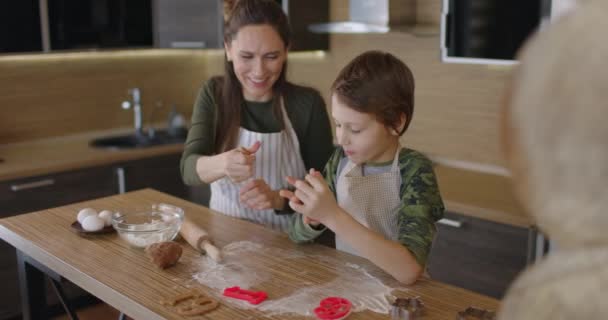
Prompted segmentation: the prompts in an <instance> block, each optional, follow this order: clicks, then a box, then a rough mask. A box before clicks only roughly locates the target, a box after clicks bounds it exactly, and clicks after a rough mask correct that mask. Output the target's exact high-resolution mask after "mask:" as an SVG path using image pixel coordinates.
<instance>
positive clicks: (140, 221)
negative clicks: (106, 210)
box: [112, 203, 184, 248]
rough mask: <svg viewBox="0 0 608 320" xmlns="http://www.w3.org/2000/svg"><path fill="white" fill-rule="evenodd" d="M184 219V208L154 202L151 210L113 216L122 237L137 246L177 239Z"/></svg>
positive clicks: (115, 225) (113, 223) (114, 224)
mask: <svg viewBox="0 0 608 320" xmlns="http://www.w3.org/2000/svg"><path fill="white" fill-rule="evenodd" d="M183 221H184V210H183V209H182V208H180V207H176V206H172V205H170V204H166V203H158V204H153V205H152V208H151V209H150V210H144V211H141V212H136V213H121V212H117V213H115V214H114V216H112V226H113V227H114V229H116V231H117V232H118V234H119V235H120V237H121V238H122V239H123V240H125V241H126V242H128V243H129V244H130V245H132V246H134V247H137V248H145V247H147V246H148V245H151V244H153V243H156V242H163V241H171V240H173V239H175V237H176V236H177V233H178V232H179V229H180V227H181V226H182V222H183Z"/></svg>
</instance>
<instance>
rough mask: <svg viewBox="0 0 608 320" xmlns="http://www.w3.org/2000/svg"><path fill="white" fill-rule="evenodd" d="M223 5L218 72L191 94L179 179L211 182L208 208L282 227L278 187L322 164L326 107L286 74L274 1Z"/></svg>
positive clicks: (327, 145) (283, 21) (286, 36)
mask: <svg viewBox="0 0 608 320" xmlns="http://www.w3.org/2000/svg"><path fill="white" fill-rule="evenodd" d="M225 7H226V8H227V9H228V10H227V11H229V12H228V14H226V21H225V26H224V47H225V50H226V60H225V62H224V65H225V75H224V76H223V77H214V78H212V79H210V80H209V81H207V82H206V83H205V84H204V85H203V88H202V89H201V91H200V93H199V95H198V98H197V100H196V103H195V106H194V110H193V114H192V123H191V126H192V127H191V129H190V131H189V133H188V139H187V141H186V144H185V149H184V153H183V155H182V160H181V172H182V178H183V180H184V182H185V183H186V184H188V185H199V184H202V183H210V184H211V202H210V207H211V208H212V209H214V210H217V211H219V212H222V213H224V214H227V215H230V216H234V217H239V218H243V219H246V220H249V221H253V222H257V223H260V224H263V225H267V226H270V227H272V228H273V229H277V230H283V231H287V230H288V226H289V217H288V216H286V215H281V214H280V213H285V212H286V211H287V210H288V209H287V208H288V206H287V204H286V201H285V200H284V199H283V198H281V197H280V196H279V190H280V189H282V188H286V187H287V186H288V185H287V183H286V181H285V177H286V176H295V177H304V175H305V174H306V171H307V170H308V169H310V168H321V167H322V166H324V165H325V162H326V161H327V159H328V158H329V156H330V154H331V152H332V150H333V145H332V135H331V126H330V124H329V118H328V116H327V110H326V108H325V103H324V102H323V98H322V97H321V95H320V94H319V93H318V92H317V91H316V90H314V89H311V88H305V87H301V86H297V85H294V84H291V83H289V82H287V80H286V77H285V74H286V63H287V52H288V49H289V44H290V30H289V24H288V21H287V17H286V15H285V13H284V12H283V11H282V9H281V7H280V6H279V5H278V4H277V3H275V2H274V1H269V0H240V1H236V3H232V4H231V3H225ZM287 212H288V211H287Z"/></svg>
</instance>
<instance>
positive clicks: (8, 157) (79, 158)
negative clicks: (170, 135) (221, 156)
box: [0, 128, 183, 182]
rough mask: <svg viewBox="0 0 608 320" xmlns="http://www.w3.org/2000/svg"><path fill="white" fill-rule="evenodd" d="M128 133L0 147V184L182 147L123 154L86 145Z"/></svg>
mask: <svg viewBox="0 0 608 320" xmlns="http://www.w3.org/2000/svg"><path fill="white" fill-rule="evenodd" d="M132 132H133V128H117V129H111V130H103V131H90V132H85V133H81V134H75V135H69V136H62V137H53V138H48V139H40V140H34V141H27V142H20V143H12V144H5V145H0V158H3V159H4V162H2V163H0V182H1V181H6V180H11V179H18V178H25V177H30V176H37V175H46V174H53V173H58V172H61V171H70V170H77V169H82V168H88V167H94V166H101V165H109V164H112V163H117V162H121V161H129V160H137V159H143V158H147V157H153V156H158V155H165V154H171V153H181V151H182V150H183V145H182V144H168V145H162V146H154V147H148V148H139V149H124V150H110V149H101V148H94V147H91V146H89V142H90V141H91V140H93V139H96V138H101V137H109V136H116V135H123V134H128V133H132Z"/></svg>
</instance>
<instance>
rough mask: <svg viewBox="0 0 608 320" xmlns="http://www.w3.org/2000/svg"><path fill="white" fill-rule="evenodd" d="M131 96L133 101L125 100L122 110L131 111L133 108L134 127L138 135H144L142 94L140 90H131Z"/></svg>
mask: <svg viewBox="0 0 608 320" xmlns="http://www.w3.org/2000/svg"><path fill="white" fill-rule="evenodd" d="M129 95H131V101H128V100H125V101H123V102H122V108H123V109H125V110H129V109H131V108H133V120H134V121H133V125H134V127H135V133H136V134H143V130H142V129H143V128H142V118H143V117H142V107H141V93H140V91H139V88H132V89H129Z"/></svg>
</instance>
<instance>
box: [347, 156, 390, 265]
mask: <svg viewBox="0 0 608 320" xmlns="http://www.w3.org/2000/svg"><path fill="white" fill-rule="evenodd" d="M400 149H401V147H398V148H397V152H396V153H395V158H394V159H393V164H392V166H391V170H390V171H389V172H384V173H379V174H373V175H369V176H364V175H363V168H362V167H361V166H359V165H356V164H355V163H353V162H352V161H350V159H349V160H348V162H347V163H346V166H344V169H342V172H340V175H339V177H338V181H337V185H336V195H337V198H338V205H339V206H340V207H342V208H343V209H344V210H346V211H347V212H348V213H349V214H350V215H351V216H352V217H353V218H355V220H357V221H358V222H359V223H361V224H362V225H364V226H366V227H367V228H369V229H371V230H373V231H375V232H378V233H380V234H382V235H383V236H384V237H385V238H386V239H389V240H397V239H398V236H399V225H398V221H397V220H398V213H399V212H398V211H399V207H400V205H401V197H400V190H399V185H400V182H401V173H400V171H399V150H400ZM336 249H338V250H342V251H345V252H348V253H351V254H355V255H360V254H359V253H358V252H357V251H356V250H355V249H354V248H352V247H351V246H350V245H348V244H347V243H346V242H344V241H342V240H341V239H340V237H338V236H336Z"/></svg>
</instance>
